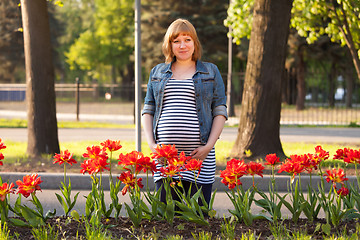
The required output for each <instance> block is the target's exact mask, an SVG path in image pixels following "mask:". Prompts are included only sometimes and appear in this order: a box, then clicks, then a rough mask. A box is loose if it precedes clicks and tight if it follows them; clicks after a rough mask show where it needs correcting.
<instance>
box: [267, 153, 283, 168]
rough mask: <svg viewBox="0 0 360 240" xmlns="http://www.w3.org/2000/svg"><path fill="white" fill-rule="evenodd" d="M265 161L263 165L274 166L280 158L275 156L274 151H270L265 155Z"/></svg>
mask: <svg viewBox="0 0 360 240" xmlns="http://www.w3.org/2000/svg"><path fill="white" fill-rule="evenodd" d="M265 161H266V163H265V165H271V166H275V165H276V164H278V163H280V158H279V157H277V156H276V153H272V154H268V155H266V157H265Z"/></svg>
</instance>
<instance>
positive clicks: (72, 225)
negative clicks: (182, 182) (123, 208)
mask: <svg viewBox="0 0 360 240" xmlns="http://www.w3.org/2000/svg"><path fill="white" fill-rule="evenodd" d="M44 162H46V161H39V160H36V161H35V160H34V161H30V162H28V163H27V164H20V165H17V164H8V163H7V164H6V169H2V171H3V172H5V171H6V172H32V170H33V169H34V166H36V169H37V172H38V173H41V172H53V173H55V172H58V173H61V172H62V171H63V168H62V167H61V166H59V165H57V164H52V161H48V163H44ZM79 166H80V164H76V165H74V166H72V167H69V168H67V172H73V173H79V172H80V167H79ZM223 169H225V166H218V169H217V174H219V173H220V170H223ZM113 170H114V171H113V172H114V174H117V173H120V170H119V169H113ZM346 173H347V175H353V174H354V173H355V171H354V169H347V172H346ZM264 174H271V170H270V169H265V170H264ZM208 222H209V226H202V225H198V224H195V223H191V222H187V221H183V220H181V219H178V218H175V219H174V223H173V226H171V225H170V224H169V223H167V222H165V221H154V220H151V221H148V220H143V221H142V223H141V226H140V227H139V228H134V227H133V224H132V222H131V221H130V219H129V218H126V217H121V218H119V219H114V218H110V219H106V220H104V221H103V224H104V226H106V227H107V230H108V232H109V233H110V234H111V236H112V239H121V238H122V239H164V238H166V237H167V236H169V235H179V236H183V239H194V237H193V235H192V234H197V236H199V233H201V232H209V233H211V235H212V239H225V238H224V236H222V235H221V234H222V229H221V226H222V224H224V219H222V218H212V219H208ZM47 223H48V224H50V225H51V226H52V227H53V228H54V230H56V231H59V235H60V236H61V237H62V239H86V238H85V226H84V225H83V224H82V223H79V222H78V221H76V220H74V219H71V218H65V217H56V218H53V219H49V220H48V222H47ZM325 223H326V222H325V220H324V219H318V220H315V221H314V222H309V221H308V220H307V219H300V220H299V221H298V222H297V223H296V224H295V223H293V222H292V220H291V219H285V220H283V222H281V224H280V225H279V226H281V227H282V226H284V227H285V228H284V229H286V231H287V232H288V233H289V234H290V236H291V234H292V233H294V232H299V231H302V232H304V233H306V234H309V235H311V236H312V237H313V238H312V239H323V238H324V233H323V232H322V231H321V230H316V229H317V226H318V225H319V224H325ZM358 223H359V222H358V221H357V220H353V221H349V222H346V223H345V224H341V226H340V227H339V228H334V227H332V228H331V229H332V232H331V235H332V234H335V235H341V234H343V233H344V231H345V232H346V233H347V234H349V235H351V234H352V233H355V232H356V226H357V224H358ZM270 224H271V223H270V222H269V221H267V220H256V221H254V222H253V224H252V225H251V226H247V225H246V224H244V223H242V222H240V223H237V224H236V226H235V229H234V233H235V236H236V237H235V238H234V239H241V235H242V234H246V233H249V231H251V232H252V233H254V235H255V239H277V238H276V237H274V236H273V235H272V233H271V229H270ZM9 230H10V234H11V235H14V233H15V232H16V233H17V234H18V235H17V236H18V239H28V240H31V239H35V238H34V237H33V234H32V231H31V228H27V227H16V226H9ZM77 234H78V237H76V236H77ZM80 236H83V238H80ZM139 236H140V237H139ZM156 237H157V238H156ZM230 239H232V238H230Z"/></svg>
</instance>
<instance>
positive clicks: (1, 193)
mask: <svg viewBox="0 0 360 240" xmlns="http://www.w3.org/2000/svg"><path fill="white" fill-rule="evenodd" d="M13 187H14V184H13V183H11V184H10V185H9V184H7V183H3V184H2V185H1V186H0V201H2V202H3V201H4V200H5V198H6V195H8V194H10V193H14V192H15V189H12V188H13Z"/></svg>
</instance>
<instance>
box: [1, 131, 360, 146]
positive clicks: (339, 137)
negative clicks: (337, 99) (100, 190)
mask: <svg viewBox="0 0 360 240" xmlns="http://www.w3.org/2000/svg"><path fill="white" fill-rule="evenodd" d="M237 131H238V129H237V128H232V127H226V128H224V130H223V132H222V134H221V136H220V140H225V141H234V140H235V139H236V136H237ZM58 134H59V141H60V142H72V141H82V140H99V141H103V140H106V139H112V140H122V141H134V140H135V129H131V128H116V129H113V128H111V129H109V128H101V129H98V128H76V129H69V128H61V129H59V131H58ZM0 138H2V139H3V141H7V140H11V141H27V129H26V128H0ZM142 139H143V140H145V136H144V134H143V133H142ZM280 140H281V141H282V142H306V143H315V144H318V143H319V144H323V143H345V144H355V145H359V144H360V128H324V127H317V128H309V127H303V128H300V127H281V128H280Z"/></svg>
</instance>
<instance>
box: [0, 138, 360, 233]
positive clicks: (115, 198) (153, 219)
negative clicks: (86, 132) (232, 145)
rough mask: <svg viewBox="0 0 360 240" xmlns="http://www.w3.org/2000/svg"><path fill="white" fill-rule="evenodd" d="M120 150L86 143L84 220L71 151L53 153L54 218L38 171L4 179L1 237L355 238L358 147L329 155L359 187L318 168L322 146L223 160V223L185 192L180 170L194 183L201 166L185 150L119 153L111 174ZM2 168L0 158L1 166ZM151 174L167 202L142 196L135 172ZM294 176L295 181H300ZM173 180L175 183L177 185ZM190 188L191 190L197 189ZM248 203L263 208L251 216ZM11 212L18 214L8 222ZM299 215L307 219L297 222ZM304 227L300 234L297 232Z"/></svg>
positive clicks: (198, 197) (338, 172) (359, 204)
mask: <svg viewBox="0 0 360 240" xmlns="http://www.w3.org/2000/svg"><path fill="white" fill-rule="evenodd" d="M4 148H6V146H5V144H4V143H3V142H2V141H1V139H0V150H1V149H4ZM120 149H121V145H120V141H112V140H106V141H104V142H102V143H100V145H98V146H89V147H88V148H87V149H86V152H85V153H84V154H83V158H84V159H83V162H82V163H81V173H83V174H89V175H90V176H91V179H92V190H91V192H90V193H89V195H88V196H86V206H85V214H84V215H82V216H80V215H79V213H78V212H76V211H75V210H73V208H74V206H75V203H76V201H77V198H78V197H79V193H75V194H73V193H72V189H71V181H70V179H69V178H67V176H66V172H67V165H69V166H72V165H73V164H77V161H76V160H75V159H74V158H73V155H72V154H71V153H70V152H69V151H68V150H65V151H62V152H61V153H59V154H55V156H54V163H55V164H60V165H63V167H64V170H63V171H64V180H63V182H62V183H61V187H60V192H59V193H56V197H57V199H58V201H59V204H60V205H61V206H62V208H63V210H64V213H65V214H64V216H63V217H56V216H55V215H56V213H55V211H53V212H51V211H49V212H47V213H44V211H43V207H42V204H41V202H40V201H39V199H38V198H37V197H36V192H37V191H41V187H40V184H41V183H42V181H41V177H39V176H38V174H36V173H34V174H31V175H27V176H25V177H24V178H23V179H22V180H18V181H16V184H17V186H18V187H17V189H16V190H15V189H14V186H15V185H14V183H6V182H4V183H2V181H1V182H0V184H1V186H0V204H1V224H2V227H1V228H2V231H1V233H5V234H6V233H8V232H10V233H11V235H12V236H16V235H17V234H18V235H21V236H25V235H29V234H32V235H33V236H36V235H41V234H42V232H41V231H44V232H51V233H53V234H58V235H59V234H60V235H61V234H62V235H63V237H65V238H68V237H74V236H76V234H77V235H78V236H84V237H85V238H87V239H89V238H90V237H89V234H93V235H94V236H93V237H95V238H94V239H98V237H99V236H102V237H104V238H103V239H110V238H111V237H110V235H111V236H112V237H114V238H116V239H117V238H121V237H123V238H124V239H128V238H129V237H134V238H136V237H139V236H146V237H149V236H160V238H159V239H162V238H164V237H165V236H167V235H169V234H170V235H171V234H173V235H176V234H178V235H179V234H180V235H181V236H183V237H185V239H187V238H189V237H191V238H195V239H211V236H212V237H213V238H214V237H215V238H218V237H219V238H221V239H223V238H224V237H225V238H227V237H229V236H233V237H235V236H240V234H245V235H246V234H247V235H249V236H250V235H252V236H253V237H256V239H257V238H260V239H262V238H264V239H265V238H267V237H268V236H271V235H272V236H274V235H276V234H288V235H289V236H292V235H293V234H295V233H297V234H314V235H316V236H317V237H319V238H322V237H323V236H326V235H331V234H334V233H336V234H340V235H341V234H349V235H353V234H355V235H356V236H358V235H359V234H360V230H358V229H359V226H358V219H359V217H360V213H359V210H360V193H359V182H360V179H359V176H358V174H357V164H358V163H360V151H359V150H354V149H348V148H344V149H339V150H338V151H337V153H336V155H335V156H334V157H333V158H334V159H341V160H343V161H344V162H345V163H346V164H347V165H350V164H352V165H354V166H355V171H356V176H357V184H349V183H347V180H348V179H347V177H346V171H345V170H346V168H345V170H344V169H340V168H333V169H323V168H322V165H323V163H324V162H325V161H326V160H328V159H329V157H330V156H329V153H328V152H326V151H325V150H323V149H322V147H321V146H317V147H316V148H315V153H314V154H310V153H308V154H303V155H291V156H290V158H288V159H286V160H285V161H284V162H280V160H279V158H278V157H277V156H276V155H275V154H269V155H267V156H266V158H265V159H264V161H263V162H262V161H254V162H247V163H246V162H245V161H244V160H241V159H231V160H230V161H228V162H227V166H226V169H225V170H223V171H221V174H220V177H221V179H222V180H221V182H222V183H223V184H225V185H226V186H227V187H228V188H229V190H228V191H227V192H226V194H227V196H228V197H229V199H230V200H231V202H232V205H233V206H232V207H231V208H230V209H229V213H230V214H231V215H232V218H231V219H230V218H224V219H222V218H216V217H215V216H216V212H215V211H214V210H213V207H212V205H213V201H214V197H215V194H216V191H214V193H213V195H212V198H211V200H210V202H209V203H207V202H206V201H205V200H204V196H203V195H202V192H201V189H195V194H190V192H191V191H185V190H184V188H183V186H182V184H181V173H182V172H183V171H192V172H193V174H194V178H195V181H196V178H197V176H198V174H199V172H200V171H201V167H202V161H201V160H199V159H192V158H191V157H188V156H185V154H184V153H183V152H181V153H178V151H177V149H176V148H175V146H171V145H163V146H158V147H157V148H156V152H155V153H153V154H152V156H151V157H147V156H144V155H143V154H142V153H141V152H137V151H133V152H130V153H126V154H123V153H121V154H119V155H118V158H117V160H118V165H119V168H120V175H119V176H116V177H113V171H114V166H112V161H111V160H112V158H113V155H114V152H115V151H118V150H120ZM3 159H4V156H3V154H2V153H1V152H0V160H3ZM157 161H161V162H162V163H163V166H162V167H161V168H159V170H157V169H156V164H157ZM2 164H3V163H2V162H1V161H0V165H2ZM264 165H268V166H270V167H271V178H270V179H271V180H270V182H269V188H268V194H265V193H264V192H263V191H261V190H259V189H258V188H257V183H256V181H255V177H254V176H255V175H259V176H261V177H262V174H263V171H264V168H265V167H264ZM278 165H279V167H277V166H278ZM315 170H316V171H317V173H316V174H318V175H320V177H321V182H320V184H319V186H317V187H316V188H314V187H313V186H312V185H311V177H312V175H313V174H314V171H315ZM104 171H108V172H109V177H108V179H103V175H102V174H103V172H104ZM155 171H160V172H161V175H162V176H163V177H164V179H165V181H166V182H167V184H164V189H165V191H166V192H167V193H168V194H166V201H165V202H162V201H160V198H159V195H160V191H161V189H160V190H158V191H156V190H154V191H150V190H149V189H144V190H143V191H140V190H141V189H142V188H143V187H144V184H143V179H142V178H140V177H139V174H140V173H141V172H144V173H146V176H147V177H146V179H144V180H145V181H148V179H149V178H148V176H149V174H153V173H154V172H155ZM276 172H278V173H281V172H286V173H288V174H290V179H289V192H288V193H286V194H285V195H283V194H282V195H280V194H279V193H278V192H277V188H276V184H275V175H276ZM305 172H306V173H307V174H309V176H310V184H309V185H308V188H307V191H306V192H302V191H301V190H300V189H302V186H301V174H302V173H305ZM244 175H251V176H253V185H252V187H250V188H249V189H246V190H245V189H243V188H242V183H241V177H242V176H244ZM296 175H298V176H299V177H298V178H297V179H296V178H295V176H296ZM176 177H178V179H179V180H174V179H176ZM0 180H1V179H0ZM103 181H109V186H110V198H111V203H110V204H109V205H106V204H105V200H104V194H105V193H104V189H103V187H102V186H103V184H102V183H103ZM325 181H327V182H328V183H331V184H332V185H331V188H330V190H328V191H327V190H325V187H324V184H325ZM145 186H148V184H145ZM191 187H193V188H196V187H197V185H196V184H194V185H193V186H191ZM171 191H174V192H175V193H176V194H177V196H178V197H179V199H181V200H180V201H177V200H174V199H173V198H172V197H171V194H169V193H170V192H171ZM120 193H121V194H120ZM12 194H17V195H18V197H17V199H16V201H15V203H14V205H10V204H9V203H10V197H11V195H12ZM125 194H129V195H130V199H131V204H127V203H122V201H121V195H125ZM255 196H257V198H255ZM22 198H26V199H27V198H29V199H31V200H30V202H31V203H32V206H31V207H29V205H28V204H26V203H23V199H22ZM288 199H290V200H288ZM253 204H256V205H257V206H259V207H260V208H262V210H263V211H262V212H261V213H260V214H253V213H252V209H251V208H252V206H253ZM122 208H125V209H126V212H127V215H128V217H127V218H124V217H122V216H120V211H121V209H122ZM284 209H287V210H288V211H289V212H290V213H291V216H290V217H291V218H290V219H284V217H283V216H282V210H284ZM320 211H323V212H324V213H325V218H324V219H319V213H320ZM9 212H11V213H12V214H14V216H16V217H9ZM301 216H302V217H305V218H300V217H301ZM49 224H50V225H49ZM74 226H76V227H74ZM302 227H303V228H304V230H301V228H302ZM163 229H167V230H166V231H165V230H163ZM170 229H171V230H170ZM231 229H234V230H231ZM189 230H190V231H189ZM249 230H250V232H249ZM293 230H296V232H294V231H293ZM299 230H301V231H302V232H299ZM105 232H106V233H107V234H105ZM96 234H98V235H96ZM125 235H126V236H125ZM180 235H179V236H180ZM54 236H55V235H54ZM58 237H59V236H58ZM107 237H108V238H107ZM80 239H81V238H80ZM230 239H232V238H231V237H230Z"/></svg>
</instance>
